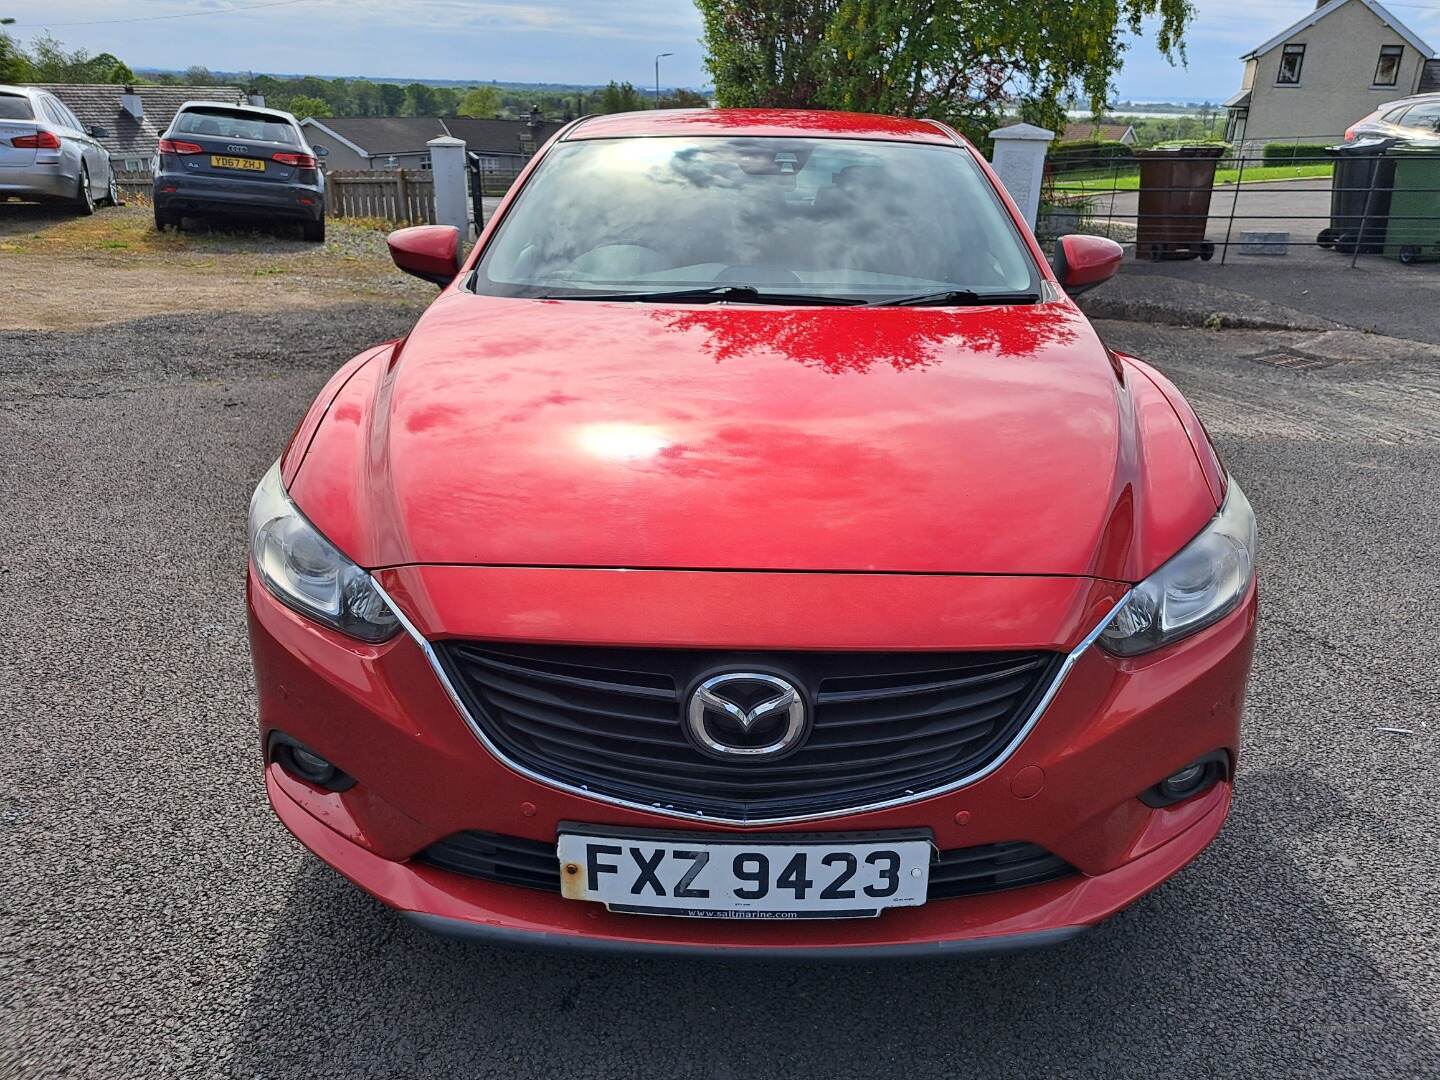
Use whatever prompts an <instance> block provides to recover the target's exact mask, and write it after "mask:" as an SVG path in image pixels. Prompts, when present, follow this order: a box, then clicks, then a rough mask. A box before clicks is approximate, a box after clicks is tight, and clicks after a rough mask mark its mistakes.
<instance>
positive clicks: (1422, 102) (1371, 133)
mask: <svg viewBox="0 0 1440 1080" xmlns="http://www.w3.org/2000/svg"><path fill="white" fill-rule="evenodd" d="M1345 139H1346V141H1351V140H1354V139H1403V140H1404V141H1405V142H1408V143H1414V144H1415V145H1417V146H1440V94H1416V95H1415V96H1414V97H1408V98H1402V99H1400V100H1399V101H1390V102H1386V103H1385V104H1384V105H1381V106H1380V108H1378V109H1376V110H1375V111H1374V112H1372V113H1371V114H1370V115H1369V116H1367V117H1365V119H1363V120H1358V121H1356V123H1355V126H1354V127H1352V128H1351V129H1350V130H1349V131H1347V132H1346V133H1345Z"/></svg>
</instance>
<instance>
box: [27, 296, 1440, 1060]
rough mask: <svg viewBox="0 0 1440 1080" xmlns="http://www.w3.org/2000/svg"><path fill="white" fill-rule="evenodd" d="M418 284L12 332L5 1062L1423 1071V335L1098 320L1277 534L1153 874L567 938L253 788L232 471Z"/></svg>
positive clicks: (1435, 835)
mask: <svg viewBox="0 0 1440 1080" xmlns="http://www.w3.org/2000/svg"><path fill="white" fill-rule="evenodd" d="M412 310H413V309H405V308H400V307H396V308H390V307H384V306H379V307H375V306H372V307H363V308H362V307H331V308H324V309H314V310H310V311H308V312H307V313H306V324H305V325H306V332H305V333H304V334H303V335H297V334H295V333H293V332H292V331H293V321H294V320H293V316H289V315H274V316H266V315H261V314H255V313H245V314H233V315H227V314H219V315H206V316H203V317H193V316H192V317H183V316H165V317H161V318H155V319H148V320H142V321H138V322H130V323H122V324H119V325H115V326H110V327H107V328H105V329H104V330H102V331H81V332H74V333H69V334H59V333H50V334H43V335H37V334H34V333H5V332H0V506H3V508H4V513H3V514H0V639H3V641H4V642H5V648H4V649H3V651H0V718H3V721H4V726H5V738H4V743H3V746H4V749H3V751H0V860H3V861H0V865H3V867H4V871H3V879H4V883H5V888H4V900H3V935H4V937H3V948H0V1016H3V1017H4V1020H3V1023H0V1077H4V1078H6V1080H8V1078H11V1077H41V1076H45V1077H49V1076H70V1077H105V1078H118V1077H124V1078H136V1077H172V1076H205V1077H235V1078H244V1080H253V1078H257V1077H262V1078H266V1080H275V1078H289V1077H297V1078H299V1077H306V1078H309V1077H330V1076H334V1077H342V1076H343V1077H361V1076H383V1077H419V1076H425V1077H430V1076H456V1077H460V1076H464V1077H496V1078H507V1080H518V1078H525V1077H553V1076H567V1077H615V1078H624V1080H650V1078H661V1077H667V1078H668V1077H704V1078H708V1080H719V1078H726V1077H737V1078H738V1077H747V1078H750V1077H753V1078H762V1080H763V1078H769V1077H780V1076H784V1077H794V1078H807V1077H825V1078H836V1077H866V1078H871V1077H880V1076H887V1077H890V1076H893V1077H903V1078H905V1080H917V1078H930V1077H936V1078H939V1077H946V1078H954V1077H960V1076H969V1075H984V1076H997V1077H998V1076H1005V1077H1017V1076H1025V1077H1029V1076H1073V1077H1087V1078H1088V1077H1100V1076H1117V1077H1140V1076H1145V1077H1159V1076H1196V1077H1208V1076H1242V1075H1243V1076H1255V1077H1281V1076H1297V1077H1298V1076H1305V1077H1316V1076H1327V1077H1342V1076H1343V1077H1354V1076H1360V1075H1374V1076H1387V1077H1389V1076H1394V1077H1422V1076H1435V1075H1437V1074H1440V959H1437V958H1440V915H1437V911H1440V855H1437V851H1440V827H1437V822H1440V810H1437V807H1440V781H1437V775H1440V754H1437V735H1440V695H1437V682H1436V679H1435V669H1436V658H1437V655H1440V630H1437V625H1440V623H1437V619H1436V615H1435V601H1436V597H1437V596H1440V569H1437V567H1440V550H1437V539H1436V538H1437V536H1440V513H1437V496H1436V492H1437V491H1440V436H1437V425H1436V424H1435V420H1434V416H1435V411H1436V409H1437V407H1440V369H1437V368H1436V367H1435V366H1427V365H1426V364H1425V363H1424V362H1420V361H1411V360H1406V359H1404V358H1398V359H1390V360H1385V361H1383V362H1375V363H1370V364H1347V365H1340V366H1336V367H1329V368H1322V369H1318V370H1307V371H1297V370H1287V369H1282V368H1277V367H1273V366H1268V365H1265V364H1260V363H1256V362H1254V361H1253V360H1251V359H1247V358H1245V357H1246V356H1247V355H1249V354H1253V353H1256V352H1261V351H1265V350H1267V349H1271V348H1275V347H1278V346H1279V345H1283V344H1284V343H1285V341H1286V340H1287V339H1286V336H1285V335H1275V334H1271V335H1255V334H1247V333H1241V332H1232V333H1224V334H1214V333H1206V332H1203V331H1186V330H1177V329H1166V328H1143V327H1137V326H1132V325H1128V324H1110V325H1108V326H1106V327H1105V331H1106V333H1107V334H1109V335H1110V337H1111V339H1112V341H1113V343H1114V344H1116V345H1117V346H1121V347H1128V348H1131V349H1133V350H1136V351H1141V352H1143V353H1145V354H1147V355H1150V356H1152V357H1154V358H1156V359H1157V360H1158V361H1159V362H1160V363H1161V364H1162V366H1164V367H1165V368H1166V370H1167V371H1168V372H1169V373H1170V374H1171V375H1172V376H1173V377H1174V378H1175V379H1177V380H1178V381H1179V382H1180V383H1181V385H1182V387H1183V388H1184V389H1185V390H1186V392H1187V393H1189V394H1190V395H1191V397H1192V400H1193V401H1195V403H1196V404H1197V406H1198V407H1199V409H1200V410H1201V412H1202V414H1203V415H1204V416H1205V418H1206V420H1207V422H1208V423H1209V424H1210V426H1211V429H1212V431H1213V432H1214V434H1215V436H1216V438H1217V439H1218V441H1219V443H1220V445H1221V448H1222V451H1223V453H1224V456H1225V458H1226V460H1227V462H1228V464H1229V465H1230V467H1231V468H1232V469H1233V470H1234V471H1235V472H1236V474H1237V475H1239V476H1240V477H1242V478H1243V480H1244V483H1245V486H1246V489H1247V491H1248V492H1249V494H1250V496H1251V498H1252V500H1253V501H1254V503H1255V505H1256V508H1257V510H1258V512H1259V513H1260V515H1261V522H1262V528H1263V543H1264V554H1263V564H1262V574H1263V578H1264V587H1265V597H1264V603H1263V626H1262V632H1261V645H1260V652H1259V656H1258V658H1257V667H1256V675H1255V682H1254V686H1253V691H1252V699H1251V707H1250V711H1249V713H1248V715H1247V719H1246V738H1247V747H1246V755H1245V758H1244V760H1243V764H1242V769H1241V775H1240V779H1239V787H1238V791H1237V798H1236V803H1235V811H1234V816H1233V817H1232V819H1231V821H1230V824H1229V825H1228V826H1227V828H1226V829H1225V831H1224V832H1223V833H1222V835H1221V837H1220V839H1219V841H1218V842H1217V844H1216V845H1215V846H1214V847H1213V848H1212V849H1211V850H1210V851H1209V852H1208V853H1207V854H1206V855H1204V856H1203V857H1202V858H1201V859H1200V860H1199V862H1198V863H1196V864H1195V865H1194V866H1192V867H1191V868H1190V869H1188V870H1187V871H1185V872H1184V873H1182V874H1181V875H1180V876H1179V877H1177V878H1176V879H1175V880H1173V881H1172V882H1171V883H1170V884H1169V885H1167V886H1166V887H1165V888H1163V889H1162V890H1160V891H1159V892H1158V893H1156V894H1154V895H1152V896H1151V897H1149V898H1147V899H1145V900H1143V901H1142V902H1140V903H1139V904H1137V905H1136V906H1135V907H1133V908H1132V909H1130V910H1129V911H1127V912H1125V913H1123V914H1122V915H1120V916H1119V917H1117V918H1115V919H1114V920H1112V921H1111V922H1109V923H1108V924H1106V925H1104V926H1102V927H1101V928H1099V929H1098V930H1096V931H1095V932H1093V933H1091V934H1090V935H1087V936H1086V937H1083V938H1082V939H1080V940H1079V941H1077V942H1075V943H1073V944H1071V945H1067V946H1065V947H1063V948H1060V949H1057V950H1053V951H1049V952H1038V953H1030V954H1024V955H1018V956H1012V957H1006V958H999V959H989V960H983V961H979V962H973V961H972V962H965V961H956V962H951V963H946V964H935V963H928V964H921V963H904V964H894V965H890V966H878V967H862V966H827V967H815V966H809V965H805V964H800V963H796V964H790V965H780V964H763V965H761V964H738V965H728V964H722V963H693V962H689V963H686V962H664V961H648V960H647V961H626V960H615V959H596V958H568V957H563V956H554V955H544V954H527V953H509V952H496V951H492V950H490V949H488V948H485V947H481V946H477V945H472V944H459V943H455V942H450V941H446V940H441V939H436V938H432V937H429V936H427V935H426V934H424V933H423V932H420V931H417V930H414V929H410V928H409V927H407V926H406V925H404V924H402V922H401V921H400V920H399V919H397V918H396V917H395V916H394V915H393V914H391V913H390V912H388V911H387V910H385V909H384V908H382V907H380V906H379V905H378V904H376V903H375V902H373V901H371V900H369V899H368V898H367V897H365V896H363V895H361V894H360V893H359V892H358V891H356V890H355V889H353V888H351V887H350V886H349V885H347V884H346V883H344V882H343V881H342V880H340V879H339V878H338V877H337V876H336V875H334V874H333V873H331V872H330V871H329V870H327V869H326V868H324V867H323V866H322V865H321V864H319V863H318V862H317V861H315V860H314V859H312V858H311V857H309V856H308V855H307V854H305V853H304V852H303V851H302V850H301V849H300V847H299V846H298V845H297V844H296V843H295V842H294V841H293V840H291V838H290V837H289V835H288V834H287V833H286V832H285V831H284V829H283V828H281V826H280V825H279V824H278V823H277V822H276V821H275V820H274V819H273V818H272V817H271V815H270V813H269V811H268V809H267V808H266V805H265V800H264V795H263V791H262V788H261V782H260V773H259V767H258V754H257V748H256V746H255V738H254V710H253V694H252V687H251V682H250V671H249V663H248V658H247V653H246V643H245V634H244V629H243V621H242V615H243V607H242V579H243V566H244V559H245V554H244V537H243V530H244V524H243V519H244V509H245V503H246V499H247V498H248V496H249V493H250V490H251V487H252V485H253V484H254V482H255V480H256V479H257V478H258V477H259V476H260V475H261V473H262V472H263V471H264V469H265V468H266V467H267V466H268V464H269V463H270V461H271V460H272V459H273V458H274V457H275V455H276V453H277V451H278V449H279V448H280V446H281V444H282V442H283V441H284V439H285V438H286V436H287V435H288V434H289V433H290V431H291V429H292V427H293V426H294V424H295V422H296V420H297V418H298V416H299V414H300V411H301V409H302V408H303V406H304V404H305V403H306V402H307V401H308V399H309V397H310V396H311V394H313V393H314V391H315V390H316V389H318V387H319V386H320V385H321V383H322V382H323V381H324V379H325V378H326V376H327V374H328V373H329V371H330V370H331V369H332V368H334V367H335V366H336V365H337V364H338V363H339V362H340V361H342V360H343V359H344V358H346V357H348V356H349V355H350V354H351V353H352V352H354V351H356V350H358V349H359V348H360V347H361V346H363V345H365V344H367V343H369V342H371V341H374V340H378V339H380V338H383V337H387V336H391V335H394V334H397V333H402V332H403V331H404V330H405V329H406V327H407V326H408V324H409V321H410V319H411V318H412V314H411V311H412ZM177 343H183V347H178V346H177ZM1383 728H1398V729H1403V730H1404V731H1406V732H1408V733H1406V734H1398V733H1393V732H1386V731H1383V730H1381V729H1383Z"/></svg>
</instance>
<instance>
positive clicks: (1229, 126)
mask: <svg viewBox="0 0 1440 1080" xmlns="http://www.w3.org/2000/svg"><path fill="white" fill-rule="evenodd" d="M1249 115H1250V110H1249V109H1231V110H1230V115H1229V117H1228V118H1227V119H1226V121H1225V141H1226V142H1228V143H1233V142H1240V141H1241V140H1242V139H1243V138H1244V137H1245V120H1246V118H1247V117H1248V116H1249Z"/></svg>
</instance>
